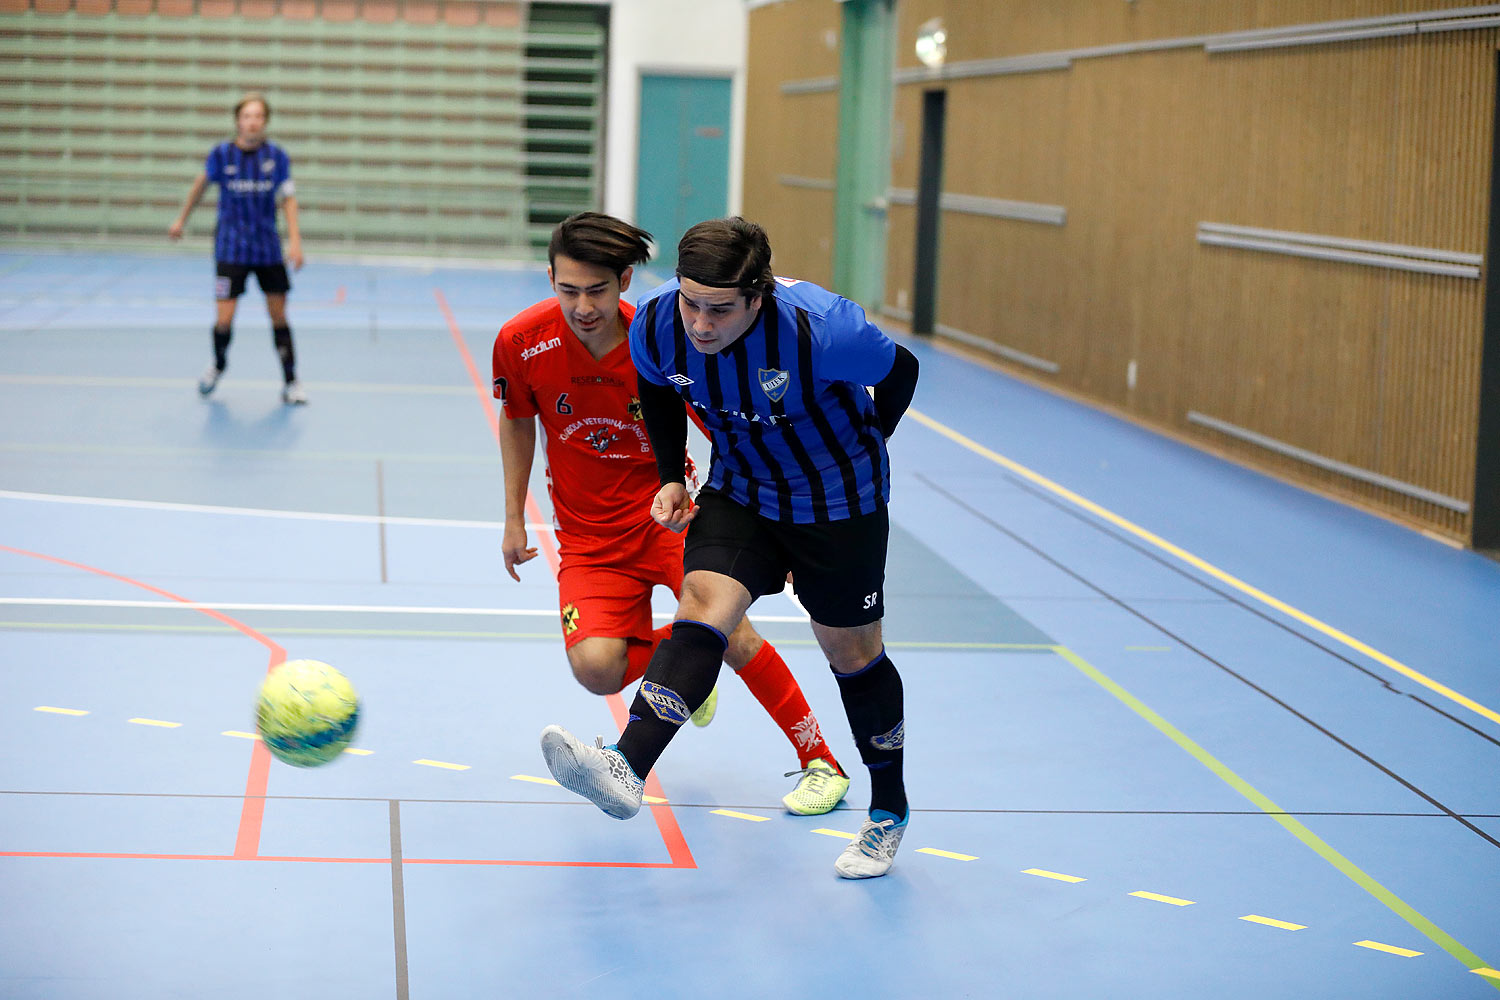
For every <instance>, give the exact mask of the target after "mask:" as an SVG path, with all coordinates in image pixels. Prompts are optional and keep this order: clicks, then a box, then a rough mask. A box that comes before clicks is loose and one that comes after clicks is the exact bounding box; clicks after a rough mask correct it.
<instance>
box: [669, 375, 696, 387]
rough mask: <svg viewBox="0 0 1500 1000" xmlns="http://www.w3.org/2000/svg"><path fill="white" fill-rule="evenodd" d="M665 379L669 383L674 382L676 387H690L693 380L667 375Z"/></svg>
mask: <svg viewBox="0 0 1500 1000" xmlns="http://www.w3.org/2000/svg"><path fill="white" fill-rule="evenodd" d="M667 379H668V380H669V381H672V382H676V383H677V384H678V385H692V384H693V380H692V379H690V378H688V377H687V376H686V375H668V376H667Z"/></svg>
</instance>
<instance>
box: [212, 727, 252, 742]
mask: <svg viewBox="0 0 1500 1000" xmlns="http://www.w3.org/2000/svg"><path fill="white" fill-rule="evenodd" d="M219 735H220V736H233V737H234V738H235V739H240V740H258V739H260V736H259V735H257V734H256V733H242V732H240V731H239V730H238V729H226V730H224V731H223V732H222V733H220V734H219Z"/></svg>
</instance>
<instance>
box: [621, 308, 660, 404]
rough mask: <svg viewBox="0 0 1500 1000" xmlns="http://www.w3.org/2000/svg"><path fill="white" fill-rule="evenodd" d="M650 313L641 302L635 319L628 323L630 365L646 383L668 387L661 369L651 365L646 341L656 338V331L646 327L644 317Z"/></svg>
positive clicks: (649, 350)
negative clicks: (633, 366)
mask: <svg viewBox="0 0 1500 1000" xmlns="http://www.w3.org/2000/svg"><path fill="white" fill-rule="evenodd" d="M658 308H660V307H658ZM650 312H651V310H649V309H647V308H646V303H645V302H644V301H643V302H641V303H639V304H638V305H637V307H636V310H635V318H634V319H632V320H631V321H630V335H629V336H630V363H631V364H633V365H635V370H636V373H637V374H639V375H640V376H641V378H643V379H645V380H646V381H647V382H652V383H655V384H656V385H668V384H669V382H668V380H667V377H666V376H665V375H663V374H662V372H661V369H659V368H657V367H656V365H654V364H652V363H651V348H650V347H649V346H648V341H649V340H650V339H651V338H652V337H654V336H656V331H655V330H652V329H650V328H649V327H648V326H647V325H646V317H647V314H648V313H650Z"/></svg>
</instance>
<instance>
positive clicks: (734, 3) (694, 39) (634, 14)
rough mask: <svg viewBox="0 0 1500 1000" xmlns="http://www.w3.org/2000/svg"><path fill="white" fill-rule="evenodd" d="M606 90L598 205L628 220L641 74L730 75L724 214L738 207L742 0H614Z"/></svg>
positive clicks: (742, 131)
mask: <svg viewBox="0 0 1500 1000" xmlns="http://www.w3.org/2000/svg"><path fill="white" fill-rule="evenodd" d="M610 7H611V12H610V29H609V35H610V37H609V82H608V92H607V93H606V96H605V102H606V106H605V144H604V211H606V212H608V213H609V214H611V215H617V216H619V217H620V218H622V219H628V220H630V221H632V222H633V221H635V219H636V214H635V201H636V198H635V184H636V177H635V173H636V162H637V157H638V155H639V149H638V147H637V141H638V136H639V131H640V128H639V126H640V116H641V109H640V101H641V75H642V74H643V73H669V74H677V75H680V76H691V75H695V74H700V73H701V74H703V75H705V76H720V77H723V76H730V77H732V81H733V82H732V83H731V85H730V91H731V96H730V108H729V116H730V129H729V212H730V213H731V214H734V213H736V212H738V211H739V210H740V198H741V194H742V187H743V180H744V159H745V155H744V153H745V50H746V45H747V41H748V34H749V32H748V27H747V17H746V10H745V4H744V0H615V2H614V3H613V4H611V5H610Z"/></svg>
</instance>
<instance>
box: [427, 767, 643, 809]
mask: <svg viewBox="0 0 1500 1000" xmlns="http://www.w3.org/2000/svg"><path fill="white" fill-rule="evenodd" d="M417 763H418V764H420V763H422V762H421V761H417ZM510 780H511V781H529V782H531V783H532V784H534V785H551V786H553V787H554V788H561V787H562V786H561V785H559V784H558V783H557V782H556V781H555V780H553V779H552V778H537V777H534V776H532V775H530V774H512V775H511V776H510ZM641 799H642V801H645V802H649V803H651V804H652V805H653V806H662V805H666V804H667V800H666V799H659V798H657V797H656V796H655V795H642V796H641Z"/></svg>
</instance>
